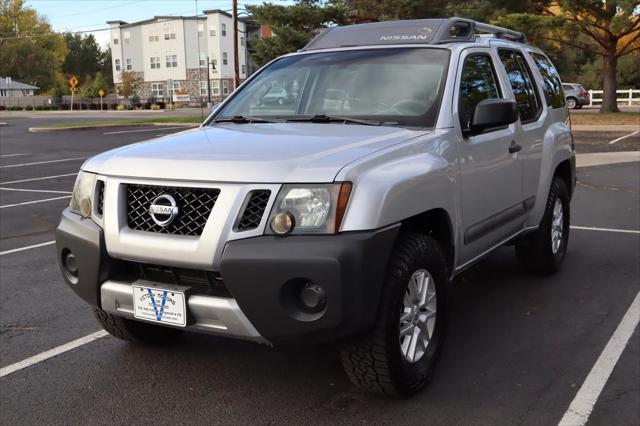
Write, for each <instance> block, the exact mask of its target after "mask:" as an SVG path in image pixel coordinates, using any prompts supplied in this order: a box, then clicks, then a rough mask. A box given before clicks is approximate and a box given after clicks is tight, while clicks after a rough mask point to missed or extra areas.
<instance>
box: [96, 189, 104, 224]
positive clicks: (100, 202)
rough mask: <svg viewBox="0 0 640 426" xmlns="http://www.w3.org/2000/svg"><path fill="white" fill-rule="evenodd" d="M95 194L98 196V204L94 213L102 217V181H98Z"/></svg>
mask: <svg viewBox="0 0 640 426" xmlns="http://www.w3.org/2000/svg"><path fill="white" fill-rule="evenodd" d="M96 194H97V196H98V203H97V205H96V213H97V214H98V216H102V214H103V213H104V181H103V180H99V181H98V183H97V184H96Z"/></svg>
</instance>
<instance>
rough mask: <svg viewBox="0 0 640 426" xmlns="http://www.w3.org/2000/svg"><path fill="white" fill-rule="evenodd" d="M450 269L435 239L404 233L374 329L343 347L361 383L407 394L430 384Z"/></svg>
mask: <svg viewBox="0 0 640 426" xmlns="http://www.w3.org/2000/svg"><path fill="white" fill-rule="evenodd" d="M446 270H447V269H446V263H445V260H444V255H443V252H442V250H441V248H440V246H439V245H438V243H437V242H436V241H435V240H434V239H432V238H430V237H428V236H426V235H423V234H418V233H415V234H414V233H412V234H408V235H404V236H402V237H401V239H400V241H399V242H398V243H397V245H396V248H395V250H394V252H393V254H392V258H391V260H390V264H389V267H388V270H387V276H386V281H385V284H384V288H383V293H382V298H381V301H380V307H379V309H378V316H377V318H376V323H375V325H374V328H373V329H372V330H371V332H370V333H369V334H368V335H366V336H364V337H361V338H358V339H356V340H354V341H353V342H350V343H348V344H346V345H344V347H343V348H342V352H341V355H342V363H343V365H344V368H345V371H346V372H347V375H348V376H349V378H350V379H351V381H352V382H353V383H354V384H355V385H356V386H357V387H359V388H361V389H364V390H367V391H372V392H376V393H382V394H392V395H399V396H405V397H406V396H411V395H413V394H415V393H417V392H418V391H420V390H421V389H422V388H423V387H424V386H425V385H426V384H427V382H428V381H429V379H430V378H431V376H432V373H433V370H434V366H435V362H436V360H437V357H438V354H439V352H440V349H441V346H442V341H443V338H444V329H445V307H446V303H445V297H446V296H445V292H446V284H447V272H446Z"/></svg>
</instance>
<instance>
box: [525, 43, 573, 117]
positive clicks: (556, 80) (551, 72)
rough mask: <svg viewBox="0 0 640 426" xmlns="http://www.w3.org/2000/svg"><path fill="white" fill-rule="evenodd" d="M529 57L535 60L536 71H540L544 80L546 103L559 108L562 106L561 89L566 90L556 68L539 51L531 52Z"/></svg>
mask: <svg viewBox="0 0 640 426" xmlns="http://www.w3.org/2000/svg"><path fill="white" fill-rule="evenodd" d="M531 57H532V58H533V62H535V64H536V66H537V67H538V71H540V75H542V80H543V81H544V94H545V98H547V105H548V106H550V107H551V108H560V107H563V106H564V93H563V89H564V90H567V89H568V88H566V87H565V86H568V85H564V84H562V80H560V75H559V74H558V70H556V67H554V66H553V64H552V63H551V61H550V60H549V59H548V58H547V57H546V56H544V55H541V54H539V53H532V54H531Z"/></svg>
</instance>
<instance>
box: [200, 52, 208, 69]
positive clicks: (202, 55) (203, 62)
mask: <svg viewBox="0 0 640 426" xmlns="http://www.w3.org/2000/svg"><path fill="white" fill-rule="evenodd" d="M198 57H199V61H198V63H199V64H200V66H201V67H206V66H207V55H206V53H204V52H200V53H199V54H198Z"/></svg>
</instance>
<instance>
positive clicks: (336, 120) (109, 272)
mask: <svg viewBox="0 0 640 426" xmlns="http://www.w3.org/2000/svg"><path fill="white" fill-rule="evenodd" d="M480 32H481V33H484V34H482V35H479V34H478V33H480ZM274 87H277V88H281V89H283V90H284V91H285V92H286V93H287V95H288V99H289V100H288V101H287V102H282V103H280V102H266V101H265V97H269V99H270V97H271V95H270V94H271V93H272V90H273V88H274ZM574 185H575V155H574V146H573V141H572V136H571V131H570V128H569V125H568V111H567V108H566V107H565V106H564V94H563V92H562V86H561V81H560V78H559V76H558V73H557V72H556V70H555V68H554V67H553V65H552V64H551V62H550V61H549V59H548V58H547V56H546V55H545V54H544V53H543V52H542V51H540V50H539V49H537V48H535V47H533V46H531V45H529V44H527V43H526V39H525V37H524V36H523V35H522V34H521V33H518V32H514V31H510V30H507V29H504V28H498V27H493V26H490V25H486V24H481V23H477V22H474V21H470V20H466V19H461V18H450V19H442V20H440V19H428V20H416V21H393V22H382V23H371V24H363V25H353V26H345V27H336V28H331V29H329V30H328V31H326V32H324V33H322V34H321V35H320V36H318V37H317V38H316V39H314V40H313V41H312V42H311V43H309V45H307V46H306V47H305V48H304V49H302V50H301V51H299V52H297V53H293V54H290V55H285V56H283V57H281V58H278V59H276V60H274V61H273V62H271V63H270V64H268V65H267V66H265V67H264V68H263V69H261V70H260V71H259V72H258V73H256V74H255V75H254V76H252V77H251V78H250V79H249V80H248V81H246V82H245V83H244V84H243V85H242V86H241V87H240V88H238V89H237V90H236V91H235V92H234V93H233V94H232V96H230V97H229V98H228V99H227V100H226V101H225V102H224V103H222V104H221V105H220V106H218V107H217V108H216V110H215V111H214V112H213V113H212V114H211V116H210V117H209V118H208V119H207V120H206V122H205V123H204V124H202V125H201V126H200V127H199V128H197V129H193V130H189V131H186V132H182V133H179V134H174V135H171V136H166V137H162V138H159V139H156V140H153V141H149V142H146V143H139V144H135V145H131V146H127V147H122V148H119V149H115V150H113V151H109V152H106V153H103V154H100V155H97V156H95V157H93V158H91V159H89V160H88V161H87V162H86V163H85V164H84V165H83V166H82V170H81V171H80V173H79V175H78V179H77V181H76V184H75V188H74V191H73V197H72V201H71V205H70V206H69V208H67V209H66V210H65V211H64V212H63V214H62V220H61V223H60V226H59V228H58V230H57V250H58V257H59V261H60V267H61V270H62V273H63V275H64V277H65V280H66V281H67V283H68V284H69V286H70V287H71V288H72V289H73V291H75V292H76V293H77V294H78V295H79V296H80V297H81V298H83V299H84V300H85V301H86V302H88V303H89V304H90V305H92V306H93V307H94V309H95V312H96V316H97V318H98V320H99V321H100V323H101V324H102V326H103V327H104V328H105V329H106V330H107V331H108V332H109V333H111V334H112V335H114V336H116V337H119V338H122V339H126V340H130V341H133V342H140V343H169V342H172V341H174V340H175V339H176V338H178V336H179V335H180V334H181V333H182V332H183V331H197V332H203V333H211V334H214V335H219V336H228V337H233V338H238V339H247V340H252V341H255V342H259V343H264V344H267V345H276V344H277V345H280V344H310V343H314V342H326V341H333V342H337V343H339V344H340V345H341V347H342V352H341V353H342V361H343V364H344V367H345V369H346V371H347V374H348V375H349V377H350V378H351V380H352V381H353V382H354V383H355V384H356V385H357V386H359V387H360V388H363V389H368V390H371V391H376V392H381V393H386V394H397V395H403V396H407V395H411V394H413V393H415V392H417V391H418V390H420V389H421V388H422V387H423V386H424V385H425V384H426V382H427V381H428V379H429V377H430V376H431V373H432V372H433V369H434V364H435V362H436V359H437V357H438V353H439V352H440V349H441V347H442V344H443V339H444V331H445V325H446V311H447V309H446V306H447V304H446V301H447V287H448V284H449V282H450V281H451V279H452V278H453V277H455V276H456V275H458V274H460V273H461V272H463V271H464V270H465V269H467V268H468V267H470V266H471V265H473V264H474V263H476V262H477V261H479V260H480V259H482V258H483V257H485V256H487V255H488V254H489V253H491V252H492V251H493V250H495V249H496V248H498V247H500V246H502V245H504V244H513V245H515V250H516V254H517V257H518V259H519V260H520V261H521V262H522V264H523V265H524V266H525V267H526V268H527V269H529V270H531V271H534V272H536V273H539V274H549V273H553V272H555V271H557V270H558V269H559V268H560V266H561V264H562V261H563V259H564V257H565V253H566V251H567V244H568V238H569V204H570V200H571V195H572V192H573V189H574Z"/></svg>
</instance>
